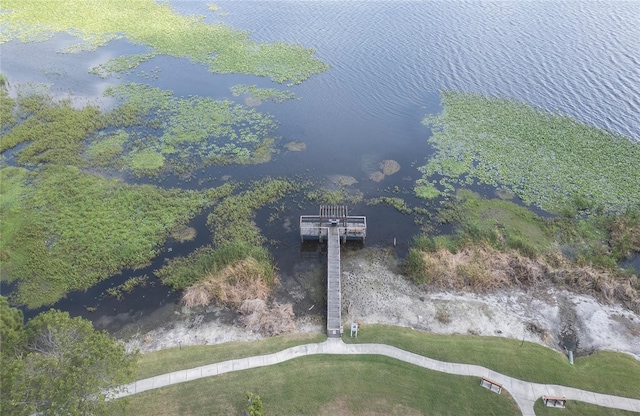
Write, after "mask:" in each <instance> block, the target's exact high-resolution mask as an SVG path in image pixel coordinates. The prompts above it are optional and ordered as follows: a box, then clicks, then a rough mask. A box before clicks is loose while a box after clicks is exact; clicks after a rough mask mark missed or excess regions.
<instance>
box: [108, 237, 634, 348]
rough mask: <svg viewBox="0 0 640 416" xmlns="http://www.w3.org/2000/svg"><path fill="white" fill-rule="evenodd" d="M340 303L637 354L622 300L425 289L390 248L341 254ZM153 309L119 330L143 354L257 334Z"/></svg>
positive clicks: (396, 320)
mask: <svg viewBox="0 0 640 416" xmlns="http://www.w3.org/2000/svg"><path fill="white" fill-rule="evenodd" d="M285 289H286V290H287V291H291V292H293V291H296V288H285ZM292 296H293V297H294V298H295V297H297V294H292ZM342 305H343V312H342V314H343V316H342V317H343V322H347V323H348V322H352V321H358V322H360V323H362V324H363V325H366V324H374V323H380V324H391V325H399V326H405V327H412V328H415V329H419V330H423V331H429V332H435V333H442V334H474V335H489V336H501V337H508V338H514V339H523V338H524V339H525V340H527V341H531V342H536V343H538V344H541V345H546V346H548V347H550V348H553V349H555V350H558V351H564V350H565V348H569V349H573V350H574V354H576V355H585V354H589V353H591V352H594V351H598V350H612V351H618V352H624V353H627V354H631V355H632V356H634V357H635V358H636V359H638V360H640V316H639V315H637V314H635V313H633V312H631V311H629V310H627V309H625V308H624V307H623V306H620V305H612V304H603V303H601V302H599V301H598V300H596V299H595V298H593V297H591V296H587V295H582V294H576V293H572V292H569V291H566V290H562V289H559V288H556V287H546V288H538V289H535V290H528V291H527V290H521V289H511V290H504V291H497V292H492V293H488V294H475V293H452V292H442V291H434V292H428V291H425V290H423V289H421V288H418V287H416V286H415V285H414V284H413V283H412V282H410V281H409V280H408V279H406V278H405V277H404V276H402V275H401V274H400V273H399V265H398V261H397V259H396V258H395V256H394V255H393V253H392V252H391V251H389V250H384V249H376V248H366V249H363V250H359V251H354V252H345V253H343V256H342ZM227 312H228V311H227ZM155 315H156V316H154V317H150V322H151V323H150V324H149V325H151V326H152V327H153V329H149V325H148V326H147V327H146V328H145V327H144V326H138V327H136V328H125V329H124V330H122V331H120V333H119V334H117V336H118V337H119V338H121V339H125V340H126V343H127V346H128V348H132V349H133V348H139V349H140V351H141V352H143V353H144V352H148V351H155V350H159V349H163V348H171V347H177V346H180V345H182V346H186V345H203V344H208V345H211V344H219V343H223V342H229V341H251V340H256V339H260V338H262V337H261V335H260V334H257V333H253V332H250V331H247V330H245V329H244V328H243V327H242V326H240V325H239V324H238V323H237V322H236V320H234V318H233V317H232V316H231V315H230V314H229V313H225V310H224V309H222V308H218V307H216V306H210V307H207V308H200V309H194V310H189V309H187V308H184V307H180V306H175V305H168V306H167V307H165V308H164V309H163V310H160V311H158V312H157V313H156V314H155ZM324 325H325V324H324V321H323V319H322V316H321V315H306V316H302V317H299V318H298V319H297V329H296V332H315V333H321V332H323V329H324Z"/></svg>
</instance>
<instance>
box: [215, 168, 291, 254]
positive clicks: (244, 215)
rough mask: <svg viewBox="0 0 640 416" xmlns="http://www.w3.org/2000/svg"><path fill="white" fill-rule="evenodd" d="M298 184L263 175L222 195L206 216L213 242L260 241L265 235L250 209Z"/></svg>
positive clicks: (253, 244)
mask: <svg viewBox="0 0 640 416" xmlns="http://www.w3.org/2000/svg"><path fill="white" fill-rule="evenodd" d="M299 186H300V185H296V184H295V183H294V182H293V181H291V180H288V179H264V180H261V181H258V182H255V183H253V184H252V185H251V187H250V188H249V189H248V190H246V191H244V192H242V193H240V194H238V195H234V196H231V197H228V198H225V199H224V200H223V201H222V202H221V203H220V204H218V205H217V206H216V207H215V209H214V210H213V212H212V213H211V214H209V216H208V217H207V225H208V226H209V227H210V228H211V229H212V231H213V235H214V237H213V242H214V245H216V246H224V245H225V244H227V243H235V242H243V243H246V244H248V245H250V246H260V245H262V244H263V243H264V242H265V239H264V237H263V236H262V235H261V233H260V229H259V228H258V227H257V225H256V224H255V222H254V221H253V213H254V212H255V211H256V210H257V209H259V208H261V207H263V206H264V205H266V204H269V203H272V202H275V201H277V200H278V199H281V198H283V197H285V196H286V195H287V194H288V193H290V192H292V191H294V190H296V189H299Z"/></svg>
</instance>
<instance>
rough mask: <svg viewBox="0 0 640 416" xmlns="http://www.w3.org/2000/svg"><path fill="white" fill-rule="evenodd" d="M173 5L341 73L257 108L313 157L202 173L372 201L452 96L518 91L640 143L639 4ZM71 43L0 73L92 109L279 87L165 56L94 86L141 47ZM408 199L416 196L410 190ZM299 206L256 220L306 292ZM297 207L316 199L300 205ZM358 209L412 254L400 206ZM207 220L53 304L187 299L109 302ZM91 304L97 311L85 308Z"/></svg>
mask: <svg viewBox="0 0 640 416" xmlns="http://www.w3.org/2000/svg"><path fill="white" fill-rule="evenodd" d="M170 3H171V4H172V6H173V7H175V9H176V10H177V11H178V12H180V13H183V14H203V15H206V16H208V17H207V19H208V21H223V22H226V23H227V24H229V25H231V26H233V27H234V28H236V29H242V30H248V31H250V32H251V33H252V36H253V38H254V39H256V40H258V41H288V42H295V43H299V44H302V45H304V46H305V47H312V48H315V49H316V51H317V56H318V57H319V58H320V59H322V60H324V61H325V62H327V63H328V64H330V65H331V69H329V70H328V71H326V72H325V73H323V74H320V75H317V76H314V77H312V78H311V79H309V80H307V81H305V82H304V83H303V84H302V85H299V86H293V87H287V88H288V89H290V90H291V91H293V92H294V93H295V94H296V96H297V97H298V98H300V100H291V101H288V102H285V103H282V104H274V103H264V104H263V105H261V106H260V107H258V110H259V111H262V112H268V113H271V114H273V115H274V116H275V117H276V118H277V119H278V121H279V122H280V127H279V130H278V131H277V134H278V135H279V136H281V137H282V141H283V142H288V141H291V140H296V141H302V142H305V143H306V144H307V150H306V151H305V152H300V153H293V152H290V153H286V152H284V153H282V154H280V155H278V156H277V157H276V158H275V159H274V161H273V162H271V163H268V164H265V165H261V166H249V167H247V166H241V167H237V166H236V167H234V166H230V167H212V168H211V169H208V170H207V172H205V173H204V174H205V175H206V176H214V177H221V176H222V175H226V174H229V175H231V176H232V177H234V178H236V179H239V180H249V179H257V178H259V177H262V176H265V175H272V176H277V175H287V176H293V175H298V174H302V175H305V176H308V177H312V178H316V179H317V180H319V181H325V180H327V178H330V177H332V175H348V176H353V177H355V178H357V179H358V181H359V184H358V185H357V188H358V189H359V190H361V191H362V192H363V193H364V196H365V198H370V197H375V196H379V195H381V194H382V193H383V190H384V189H388V188H390V187H393V186H398V187H399V188H401V189H406V190H409V189H410V188H411V185H412V181H413V180H415V179H417V178H418V177H419V173H418V172H417V170H416V167H417V166H420V165H422V164H424V160H425V159H426V158H427V157H428V154H429V149H428V147H427V145H426V139H427V138H428V136H429V134H430V132H429V130H428V129H427V128H425V127H424V126H422V125H421V124H420V121H421V119H422V118H423V117H424V116H425V115H426V114H429V113H437V112H438V111H439V109H440V106H439V98H438V93H439V91H441V90H443V89H459V90H464V91H470V92H480V93H485V94H491V95H500V96H505V97H511V98H516V99H518V100H522V101H526V102H528V103H531V104H534V105H537V106H541V107H544V108H547V109H551V110H558V111H561V112H563V113H566V114H568V115H570V116H573V117H575V118H577V119H578V120H581V121H583V122H586V123H589V124H593V125H597V126H600V127H603V128H606V129H609V130H611V131H615V132H618V133H621V134H624V135H626V136H628V137H630V138H632V139H633V140H640V48H639V47H638V42H639V40H640V25H638V22H640V2H636V1H631V2H618V1H616V2H613V1H603V2H578V1H572V2H555V1H554V2H543V1H532V2H525V1H502V2H491V3H478V2H473V3H470V2H450V1H434V2H423V1H385V2H382V1H381V2H374V1H322V2H316V1H233V2H227V1H217V2H216V4H217V5H218V6H220V9H219V11H218V12H215V13H212V12H210V11H208V9H207V6H208V4H209V3H210V1H208V0H206V1H171V2H170ZM218 13H225V15H224V16H219V15H218ZM67 43H70V37H68V36H64V35H58V36H56V37H54V39H52V40H51V41H48V42H46V43H43V44H29V45H22V44H18V43H15V42H12V43H8V44H5V45H2V47H1V48H0V53H1V58H2V61H1V65H2V68H1V69H2V72H3V73H5V74H6V75H7V76H8V78H9V79H10V80H11V81H12V82H13V84H14V85H16V84H21V83H26V82H48V83H52V84H54V87H53V89H54V91H56V92H58V93H60V94H61V95H64V96H67V95H68V94H71V95H72V96H73V97H76V98H78V99H79V100H80V101H81V102H82V101H87V102H93V101H95V100H98V101H100V96H101V93H102V91H103V90H104V88H106V87H107V86H108V85H113V84H114V83H119V82H125V81H136V82H145V83H150V84H152V85H156V86H159V87H162V88H166V89H170V90H173V91H174V93H175V95H177V96H180V95H189V94H194V95H209V96H211V97H213V98H230V99H233V97H231V94H230V93H229V87H230V86H232V85H234V84H238V83H245V84H258V85H259V86H263V87H273V86H274V85H273V84H272V83H271V82H269V81H268V80H266V79H263V78H258V77H252V76H240V75H213V74H210V73H209V72H207V70H206V68H204V67H202V66H199V65H194V64H192V63H190V62H188V61H186V60H181V59H176V58H172V57H162V56H159V57H157V58H155V59H154V60H152V61H151V62H148V63H146V64H144V65H142V66H141V68H140V69H143V70H145V71H147V72H150V71H151V70H152V69H153V68H154V67H156V66H158V67H160V68H161V72H160V73H159V76H158V78H157V79H155V80H149V79H145V78H139V77H138V76H136V75H135V74H134V75H129V76H125V77H122V78H121V79H107V80H98V79H97V77H95V76H93V75H89V74H88V73H87V72H86V70H87V69H88V68H90V67H93V66H95V65H96V64H97V63H101V62H104V61H106V60H107V59H108V58H111V57H115V56H119V55H121V54H125V53H138V52H143V51H144V50H145V48H143V47H140V46H133V45H131V44H129V43H128V42H126V41H124V40H120V41H115V42H112V43H111V44H109V45H107V46H106V47H103V48H101V49H99V50H98V51H97V52H92V53H90V52H87V53H81V54H78V55H61V54H57V53H56V51H57V50H59V49H61V47H62V46H63V45H65V44H67ZM104 105H108V102H105V103H104ZM383 159H394V160H397V161H398V162H399V163H400V165H401V166H402V169H401V171H400V172H399V173H398V174H396V175H394V176H392V177H390V178H387V179H386V180H385V181H383V182H381V183H374V182H371V181H369V180H368V177H369V174H370V173H371V172H372V171H373V170H376V169H377V163H378V162H379V161H380V160H383ZM163 185H165V186H183V187H189V188H193V187H198V185H197V181H193V182H189V183H183V182H180V181H177V180H175V178H169V179H167V180H166V183H164V184H163ZM207 186H209V185H207ZM401 196H403V197H407V199H408V200H409V202H411V197H410V196H407V195H401ZM294 199H296V203H295V204H290V206H289V207H288V209H287V210H286V212H285V214H283V215H282V216H281V217H280V219H279V220H278V221H275V222H273V223H269V222H268V221H267V217H268V214H269V213H268V212H266V211H264V212H260V213H259V214H258V216H257V221H258V224H259V225H261V226H263V227H264V232H265V234H266V235H267V236H268V237H269V238H270V239H274V240H277V241H278V243H277V244H276V245H274V247H273V248H272V251H273V254H274V256H275V257H276V260H277V262H278V265H279V267H280V271H281V274H282V278H283V279H284V280H287V281H288V282H290V283H291V284H296V273H297V271H298V270H299V268H300V265H301V264H302V265H304V264H306V263H317V262H318V261H317V259H311V260H310V259H308V256H305V255H302V254H301V246H300V243H299V241H298V237H297V232H298V231H297V217H298V215H300V214H303V213H314V212H315V211H316V210H317V207H316V206H314V205H310V204H306V203H304V202H303V201H302V198H301V197H296V198H294ZM298 202H301V203H303V204H304V206H303V208H302V210H300V209H299V208H298V207H297V203H298ZM302 211H304V212H302ZM351 212H353V213H357V214H363V215H367V216H368V217H369V224H370V227H369V237H368V239H367V245H381V246H389V245H391V243H392V241H393V239H394V238H397V239H398V242H399V246H398V251H399V253H400V254H402V252H403V250H406V245H407V240H408V239H409V238H410V237H411V235H413V234H415V233H416V232H417V227H416V226H415V225H414V224H413V218H412V217H410V216H403V215H401V214H399V213H397V212H395V210H393V209H392V208H387V207H371V206H365V205H364V204H360V205H356V206H353V207H351ZM205 217H206V214H205V215H203V216H200V217H198V218H196V219H195V220H194V222H193V225H194V226H196V228H198V230H200V231H201V232H200V234H199V236H198V238H197V240H196V241H193V242H189V243H186V244H182V245H180V244H171V245H169V246H167V247H165V252H164V253H163V255H161V256H159V258H158V259H156V261H154V264H153V265H152V266H151V267H149V268H148V269H147V270H143V271H139V272H137V273H134V274H131V273H129V272H125V273H124V274H123V275H121V276H116V277H114V278H112V279H110V280H108V281H106V282H103V283H101V284H100V285H97V286H96V287H94V288H92V289H90V290H89V291H88V292H86V293H84V292H83V293H74V294H70V295H69V297H68V298H67V299H65V300H63V301H61V302H59V303H58V304H57V305H54V306H55V307H57V308H60V309H64V310H68V311H70V312H71V313H72V314H74V315H83V316H86V317H88V318H91V319H92V320H94V321H95V322H97V323H98V325H99V326H103V327H108V328H109V329H111V330H115V329H117V328H118V327H119V325H120V323H124V322H127V321H130V320H131V319H135V317H138V316H141V315H144V314H146V313H148V312H150V311H152V310H154V309H155V308H157V307H158V306H160V305H162V304H165V303H167V302H175V301H176V300H177V295H176V294H172V293H170V292H169V291H168V290H167V289H166V288H164V287H162V286H161V285H160V284H159V283H158V284H156V285H154V286H152V287H147V288H144V289H138V290H136V291H135V292H134V293H133V294H132V295H130V296H129V297H127V298H126V299H125V300H124V301H121V302H118V301H116V300H114V299H102V300H100V301H98V300H97V297H98V296H99V295H100V293H102V292H103V291H104V290H105V289H106V288H108V287H112V286H115V285H117V284H120V283H122V282H123V281H124V280H126V278H128V277H130V276H132V275H138V274H143V273H147V274H151V272H152V270H153V269H156V268H158V267H159V266H161V264H162V262H163V260H164V258H165V257H171V256H175V255H177V254H186V253H188V252H189V251H191V250H193V249H194V248H196V247H198V246H200V245H203V244H207V243H208V242H209V235H208V234H207V232H206V227H205V225H204V218H205ZM285 220H290V221H291V222H292V224H291V225H292V227H291V229H290V231H288V230H287V229H286V228H285V227H284V226H283V223H284V222H285ZM169 247H171V252H168V251H167V249H168V248H169ZM151 280H152V281H153V280H155V279H153V278H152V279H151ZM87 306H97V307H98V310H97V312H95V313H93V314H88V313H87V311H86V307H87ZM35 312H37V311H30V312H29V313H28V314H27V315H31V314H33V313H35ZM105 322H111V323H110V324H107V323H105Z"/></svg>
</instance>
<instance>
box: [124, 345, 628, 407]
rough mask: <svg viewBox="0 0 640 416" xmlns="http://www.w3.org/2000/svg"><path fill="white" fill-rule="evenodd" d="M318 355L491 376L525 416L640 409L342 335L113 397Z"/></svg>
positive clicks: (166, 377) (177, 375) (166, 378)
mask: <svg viewBox="0 0 640 416" xmlns="http://www.w3.org/2000/svg"><path fill="white" fill-rule="evenodd" d="M316 354H354V355H357V354H371V355H384V356H386V357H391V358H395V359H397V360H400V361H404V362H407V363H410V364H414V365H417V366H420V367H424V368H427V369H429V370H434V371H440V372H443V373H448V374H457V375H462V376H475V377H483V376H484V377H488V378H490V379H492V380H495V381H497V382H498V383H501V384H502V387H503V388H504V389H505V390H507V391H509V393H511V396H512V397H513V398H514V399H515V401H516V403H518V406H519V407H520V410H521V411H522V414H523V416H535V412H534V411H533V405H534V403H535V402H536V400H537V399H539V398H540V397H542V396H544V395H550V396H564V397H565V398H566V399H567V400H578V401H582V402H586V403H592V404H595V405H598V406H604V407H611V408H615V409H623V410H629V411H633V412H640V400H637V399H629V398H626V397H618V396H611V395H608V394H601V393H593V392H590V391H586V390H580V389H575V388H572V387H564V386H557V385H552V384H538V383H530V382H527V381H522V380H518V379H517V378H513V377H509V376H505V375H503V374H500V373H496V372H495V371H492V370H489V369H488V368H485V367H481V366H478V365H471V364H456V363H447V362H444V361H437V360H433V359H431V358H427V357H423V356H421V355H418V354H414V353H411V352H408V351H405V350H401V349H400V348H396V347H392V346H390V345H385V344H345V343H344V342H342V340H341V339H340V338H329V339H327V340H326V341H324V342H321V343H318V344H305V345H298V346H296V347H291V348H288V349H286V350H283V351H280V352H276V353H273V354H267V355H259V356H254V357H248V358H238V359H235V360H229V361H223V362H221V363H216V364H209V365H204V366H201V367H196V368H191V369H188V370H179V371H174V372H173V373H167V374H161V375H159V376H155V377H151V378H146V379H144V380H139V381H136V382H134V383H131V384H128V385H126V386H123V391H122V392H120V393H116V394H114V395H113V396H112V398H119V397H124V396H129V395H131V394H136V393H142V392H143V391H147V390H153V389H157V388H160V387H164V386H168V385H171V384H177V383H184V382H186V381H191V380H197V379H199V378H203V377H211V376H216V375H219V374H224V373H229V372H232V371H240V370H247V369H250V368H256V367H264V366H268V365H273V364H279V363H282V362H284V361H288V360H292V359H294V358H298V357H304V356H307V355H316Z"/></svg>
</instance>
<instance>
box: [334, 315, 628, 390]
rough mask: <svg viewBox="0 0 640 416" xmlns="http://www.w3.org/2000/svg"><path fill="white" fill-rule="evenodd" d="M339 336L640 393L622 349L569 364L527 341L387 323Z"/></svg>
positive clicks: (514, 373)
mask: <svg viewBox="0 0 640 416" xmlns="http://www.w3.org/2000/svg"><path fill="white" fill-rule="evenodd" d="M344 341H345V342H347V343H381V344H389V345H394V346H396V347H398V348H402V349H404V350H407V351H411V352H414V353H416V354H420V355H424V356H426V357H429V358H433V359H436V360H441V361H449V362H459V363H467V364H477V365H481V366H484V367H487V368H490V369H491V370H494V371H497V372H499V373H502V374H505V375H508V376H511V377H515V378H519V379H521V380H525V381H531V382H536V383H546V384H559V385H564V386H571V387H576V388H580V389H585V390H590V391H594V392H600V393H608V394H614V395H618V396H624V397H632V398H640V361H638V360H636V359H634V358H633V357H631V356H629V355H626V354H621V353H615V352H609V351H601V352H598V353H596V354H593V355H591V356H588V357H577V358H576V359H575V360H574V365H571V364H569V361H568V359H567V358H566V357H565V356H564V355H563V354H560V353H558V352H556V351H554V350H552V349H550V348H546V347H543V346H541V345H538V344H534V343H530V342H524V343H522V341H518V340H514V339H506V338H500V337H480V336H470V335H440V334H431V333H425V332H422V331H416V330H412V329H410V328H400V327H393V326H386V325H371V326H369V325H366V326H364V327H362V328H361V330H360V331H359V333H358V337H357V338H350V337H349V336H348V335H347V336H345V337H344ZM521 344H522V345H521Z"/></svg>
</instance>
